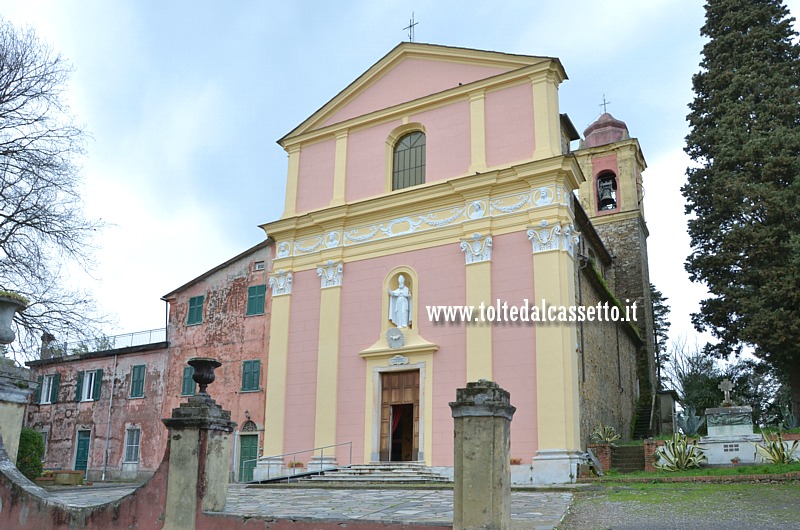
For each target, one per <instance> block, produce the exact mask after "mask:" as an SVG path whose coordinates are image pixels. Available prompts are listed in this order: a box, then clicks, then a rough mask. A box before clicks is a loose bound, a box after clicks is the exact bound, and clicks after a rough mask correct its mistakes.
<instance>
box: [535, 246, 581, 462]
mask: <svg viewBox="0 0 800 530" xmlns="http://www.w3.org/2000/svg"><path fill="white" fill-rule="evenodd" d="M574 267H575V265H574V262H573V259H572V257H571V256H570V255H569V253H568V252H566V251H564V250H548V251H539V252H534V254H533V279H534V285H535V286H536V287H535V291H534V294H535V297H536V300H535V302H536V304H537V305H539V306H541V301H542V300H544V301H545V304H546V305H548V306H551V305H552V306H567V307H568V306H571V305H574V304H575V272H574V271H575V268H574ZM576 342H577V334H576V332H575V325H574V324H573V323H569V322H549V323H542V324H539V325H537V326H536V398H537V402H538V404H539V406H538V408H537V431H538V438H539V444H538V445H539V451H540V452H541V451H543V450H545V451H546V450H551V449H556V450H561V451H564V450H566V451H579V450H580V428H579V419H580V418H579V414H580V413H579V408H578V405H579V393H578V362H577V355H576V354H575V348H576Z"/></svg>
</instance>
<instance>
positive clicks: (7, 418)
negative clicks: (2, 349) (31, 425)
mask: <svg viewBox="0 0 800 530" xmlns="http://www.w3.org/2000/svg"><path fill="white" fill-rule="evenodd" d="M37 384H38V383H36V382H35V381H33V380H32V379H31V371H30V370H28V369H26V368H20V367H19V366H16V365H15V364H14V361H13V360H12V359H7V358H5V357H2V358H0V437H2V440H3V446H4V447H5V449H6V452H7V453H8V458H9V460H11V462H12V463H14V464H16V463H17V450H18V449H19V434H20V432H21V431H22V423H23V420H24V419H25V405H26V404H27V403H28V399H29V398H30V395H31V394H32V393H33V391H34V390H36V385H37Z"/></svg>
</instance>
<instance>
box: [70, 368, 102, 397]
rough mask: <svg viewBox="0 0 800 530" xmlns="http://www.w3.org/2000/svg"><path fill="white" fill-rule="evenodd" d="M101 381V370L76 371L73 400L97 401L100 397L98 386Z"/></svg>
mask: <svg viewBox="0 0 800 530" xmlns="http://www.w3.org/2000/svg"><path fill="white" fill-rule="evenodd" d="M102 383H103V370H89V371H86V372H78V383H77V384H76V385H75V401H97V400H98V399H100V386H101V385H102Z"/></svg>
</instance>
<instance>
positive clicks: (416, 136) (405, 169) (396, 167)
mask: <svg viewBox="0 0 800 530" xmlns="http://www.w3.org/2000/svg"><path fill="white" fill-rule="evenodd" d="M392 168H393V171H392V189H393V190H401V189H403V188H408V187H410V186H418V185H419V184H424V183H425V133H423V132H421V131H414V132H412V133H409V134H406V135H405V136H403V137H401V138H400V139H399V140H398V141H397V143H396V144H395V146H394V162H393V165H392Z"/></svg>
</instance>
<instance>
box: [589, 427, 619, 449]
mask: <svg viewBox="0 0 800 530" xmlns="http://www.w3.org/2000/svg"><path fill="white" fill-rule="evenodd" d="M619 438H620V436H619V434H617V430H616V429H615V428H614V427H612V426H610V425H603V424H602V423H599V424H598V425H597V427H595V428H594V430H593V431H592V434H591V436H590V439H591V441H592V442H594V443H597V444H613V443H614V442H615V441H617V440H619Z"/></svg>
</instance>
